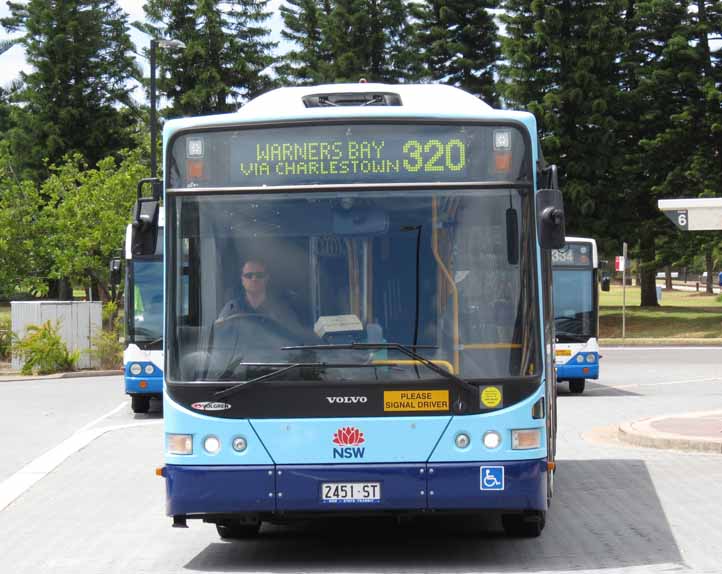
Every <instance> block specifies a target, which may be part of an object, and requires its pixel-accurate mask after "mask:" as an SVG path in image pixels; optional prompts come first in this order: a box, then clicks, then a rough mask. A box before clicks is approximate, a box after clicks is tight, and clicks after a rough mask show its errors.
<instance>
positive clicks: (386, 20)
mask: <svg viewBox="0 0 722 574" xmlns="http://www.w3.org/2000/svg"><path fill="white" fill-rule="evenodd" d="M324 31H325V34H326V37H327V40H328V44H329V46H330V50H331V54H332V58H333V69H332V70H333V71H332V74H333V77H334V79H335V81H337V82H357V81H358V80H360V79H361V78H365V79H367V80H368V81H370V82H399V81H404V80H405V79H407V78H408V77H409V76H410V75H412V73H413V72H412V70H413V61H414V57H413V51H412V49H411V46H410V39H411V33H412V30H411V28H410V26H409V23H408V14H407V8H406V6H405V4H404V2H403V1H402V0H388V1H382V0H336V1H335V2H333V7H332V9H331V12H330V14H329V16H328V18H327V19H326V25H325V27H324Z"/></svg>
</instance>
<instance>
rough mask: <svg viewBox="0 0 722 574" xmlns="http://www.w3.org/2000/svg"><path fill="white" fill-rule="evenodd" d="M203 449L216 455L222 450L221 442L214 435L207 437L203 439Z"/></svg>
mask: <svg viewBox="0 0 722 574" xmlns="http://www.w3.org/2000/svg"><path fill="white" fill-rule="evenodd" d="M203 448H204V449H206V452H207V453H208V454H216V453H217V452H218V451H219V450H221V441H219V440H218V438H217V437H214V436H213V435H211V436H207V437H206V438H204V439H203Z"/></svg>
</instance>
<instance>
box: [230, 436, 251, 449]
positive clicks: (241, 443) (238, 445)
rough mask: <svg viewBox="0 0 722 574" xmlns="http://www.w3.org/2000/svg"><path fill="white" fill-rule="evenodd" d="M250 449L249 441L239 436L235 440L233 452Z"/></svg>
mask: <svg viewBox="0 0 722 574" xmlns="http://www.w3.org/2000/svg"><path fill="white" fill-rule="evenodd" d="M247 448H248V441H246V439H245V438H243V437H242V436H237V437H236V438H234V439H233V450H235V451H236V452H243V451H245V450H246V449H247Z"/></svg>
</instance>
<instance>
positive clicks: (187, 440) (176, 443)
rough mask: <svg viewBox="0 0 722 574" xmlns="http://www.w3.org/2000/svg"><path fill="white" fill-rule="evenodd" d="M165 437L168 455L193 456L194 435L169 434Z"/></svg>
mask: <svg viewBox="0 0 722 574" xmlns="http://www.w3.org/2000/svg"><path fill="white" fill-rule="evenodd" d="M165 437H166V438H165V442H166V450H167V451H168V454H193V435H189V434H171V433H168V434H166V435H165Z"/></svg>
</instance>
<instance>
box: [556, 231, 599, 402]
mask: <svg viewBox="0 0 722 574" xmlns="http://www.w3.org/2000/svg"><path fill="white" fill-rule="evenodd" d="M566 242H567V243H566V245H565V246H564V247H563V248H561V249H555V250H554V251H553V252H552V265H553V268H554V325H555V330H556V370H557V381H559V382H561V381H569V390H570V391H571V392H572V393H576V394H580V393H583V392H584V387H585V386H586V379H597V378H599V341H598V338H599V288H598V287H597V284H598V280H599V278H598V270H599V259H598V255H597V243H596V241H594V239H589V238H583V237H567V238H566Z"/></svg>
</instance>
